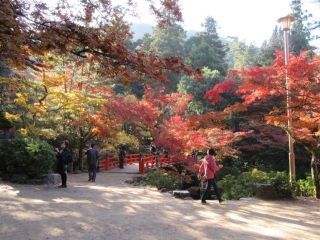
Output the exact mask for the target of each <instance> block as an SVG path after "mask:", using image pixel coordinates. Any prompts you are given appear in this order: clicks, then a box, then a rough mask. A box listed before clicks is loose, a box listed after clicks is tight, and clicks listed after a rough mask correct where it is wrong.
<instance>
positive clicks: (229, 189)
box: [219, 174, 247, 200]
mask: <svg viewBox="0 0 320 240" xmlns="http://www.w3.org/2000/svg"><path fill="white" fill-rule="evenodd" d="M219 187H220V188H221V189H222V190H223V194H222V198H223V199H237V200H238V199H240V198H242V197H245V196H247V194H246V193H245V191H246V190H247V189H245V188H244V187H243V186H241V184H240V183H239V181H238V178H237V177H235V176H232V175H230V174H228V175H226V176H225V177H224V178H223V179H222V180H221V181H219Z"/></svg>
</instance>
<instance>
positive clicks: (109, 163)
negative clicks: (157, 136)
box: [99, 154, 196, 174]
mask: <svg viewBox="0 0 320 240" xmlns="http://www.w3.org/2000/svg"><path fill="white" fill-rule="evenodd" d="M124 162H125V164H126V165H131V164H139V172H140V173H141V174H144V173H145V172H146V171H147V169H148V168H152V167H156V166H157V165H158V166H161V165H162V164H173V163H179V162H186V163H188V164H190V163H191V164H194V163H196V159H195V158H192V157H187V158H185V159H182V158H176V157H173V156H166V155H164V154H160V155H153V154H148V155H142V154H129V155H126V157H125V160H124ZM118 166H119V158H118V157H106V158H105V159H104V161H100V162H99V168H100V169H105V170H110V169H113V168H117V167H118Z"/></svg>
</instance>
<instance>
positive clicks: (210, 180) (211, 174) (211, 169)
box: [199, 148, 223, 204]
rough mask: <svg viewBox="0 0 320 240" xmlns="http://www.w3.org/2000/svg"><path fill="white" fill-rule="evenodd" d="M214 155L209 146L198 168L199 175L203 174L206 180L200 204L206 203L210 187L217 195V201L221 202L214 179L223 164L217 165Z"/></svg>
mask: <svg viewBox="0 0 320 240" xmlns="http://www.w3.org/2000/svg"><path fill="white" fill-rule="evenodd" d="M214 155H215V150H214V149H213V148H210V149H209V150H208V152H207V155H206V156H205V157H204V158H203V159H202V160H201V165H200V168H199V175H200V176H203V177H204V178H205V179H206V181H207V184H206V190H205V191H204V193H203V194H202V197H201V203H202V204H206V203H207V202H206V199H207V197H208V194H209V192H210V189H211V187H213V188H214V191H215V193H216V195H217V198H218V200H219V203H221V202H222V199H221V196H220V192H219V189H218V186H217V183H216V181H215V175H216V173H217V172H218V171H219V170H220V169H221V168H222V167H223V166H222V165H218V164H217V163H216V159H215V157H214Z"/></svg>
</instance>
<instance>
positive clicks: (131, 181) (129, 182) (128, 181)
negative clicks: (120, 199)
mask: <svg viewBox="0 0 320 240" xmlns="http://www.w3.org/2000/svg"><path fill="white" fill-rule="evenodd" d="M124 182H125V183H127V184H133V183H134V181H133V180H132V179H127V180H125V181H124Z"/></svg>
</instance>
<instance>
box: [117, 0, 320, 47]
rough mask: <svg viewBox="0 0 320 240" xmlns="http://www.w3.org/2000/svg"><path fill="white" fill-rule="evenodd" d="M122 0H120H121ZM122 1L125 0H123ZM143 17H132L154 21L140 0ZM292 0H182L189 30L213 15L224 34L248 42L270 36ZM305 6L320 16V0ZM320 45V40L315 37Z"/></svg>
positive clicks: (311, 0) (198, 27) (307, 0)
mask: <svg viewBox="0 0 320 240" xmlns="http://www.w3.org/2000/svg"><path fill="white" fill-rule="evenodd" d="M118 1H119V0H118ZM120 1H121V0H120ZM137 2H138V5H137V9H136V10H137V13H138V15H139V16H140V17H139V18H131V19H130V20H129V21H132V22H135V23H148V24H152V23H154V17H153V16H152V15H150V11H148V6H147V5H146V4H145V1H143V0H139V1H137ZM290 3H291V0H180V6H181V9H182V14H183V19H184V23H183V24H182V25H183V27H184V28H185V29H186V30H196V31H199V30H202V27H201V23H203V22H204V20H205V18H206V17H207V16H212V17H213V18H214V19H215V20H216V21H217V24H218V32H219V34H220V36H221V37H228V36H235V37H238V38H239V39H240V40H243V41H246V42H247V43H253V44H256V45H260V44H261V43H262V42H263V41H264V40H266V39H269V38H270V36H271V34H272V30H273V29H274V27H275V26H276V25H277V24H278V23H277V20H278V19H279V18H280V17H283V16H286V15H288V14H289V13H291V9H290ZM302 3H303V8H304V9H307V10H308V12H310V13H312V14H313V16H316V17H318V19H319V16H320V3H316V0H302ZM312 44H313V45H315V46H316V47H318V48H320V40H318V41H313V42H312Z"/></svg>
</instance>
